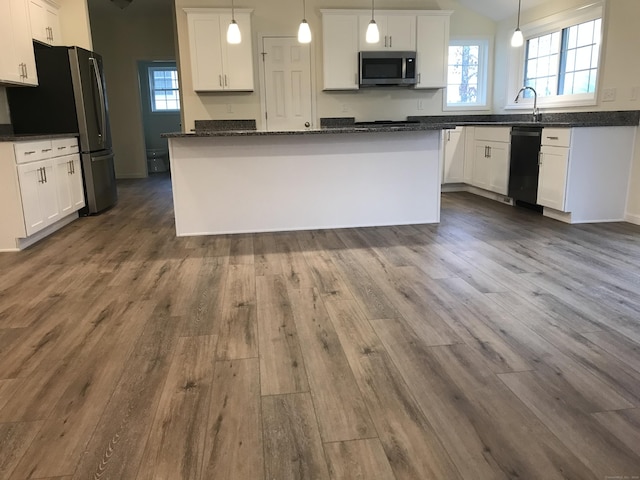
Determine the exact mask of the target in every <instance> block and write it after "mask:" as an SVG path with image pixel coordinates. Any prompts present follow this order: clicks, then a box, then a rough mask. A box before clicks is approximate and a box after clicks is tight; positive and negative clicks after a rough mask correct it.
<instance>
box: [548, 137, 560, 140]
mask: <svg viewBox="0 0 640 480" xmlns="http://www.w3.org/2000/svg"><path fill="white" fill-rule="evenodd" d="M547 138H548V139H549V140H560V137H547Z"/></svg>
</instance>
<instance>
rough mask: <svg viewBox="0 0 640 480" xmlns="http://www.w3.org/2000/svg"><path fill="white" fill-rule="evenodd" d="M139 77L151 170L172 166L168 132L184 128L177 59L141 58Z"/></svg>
mask: <svg viewBox="0 0 640 480" xmlns="http://www.w3.org/2000/svg"><path fill="white" fill-rule="evenodd" d="M138 78H139V85H140V101H141V112H142V125H143V130H144V143H145V152H146V156H147V173H148V174H150V173H162V172H166V171H168V170H169V147H168V142H167V139H166V138H161V137H160V135H161V134H162V133H166V132H178V131H180V89H179V84H178V70H177V68H176V62H175V61H139V62H138Z"/></svg>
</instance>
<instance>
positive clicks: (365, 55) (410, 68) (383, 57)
mask: <svg viewBox="0 0 640 480" xmlns="http://www.w3.org/2000/svg"><path fill="white" fill-rule="evenodd" d="M415 84H416V52H360V85H361V86H363V87H371V86H375V85H403V86H409V85H415Z"/></svg>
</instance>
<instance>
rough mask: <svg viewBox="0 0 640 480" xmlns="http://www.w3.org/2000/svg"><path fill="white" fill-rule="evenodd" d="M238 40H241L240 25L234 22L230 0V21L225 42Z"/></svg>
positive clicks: (235, 42)
mask: <svg viewBox="0 0 640 480" xmlns="http://www.w3.org/2000/svg"><path fill="white" fill-rule="evenodd" d="M240 42H242V34H241V33H240V27H239V26H238V24H237V23H236V16H235V12H234V8H233V0H231V23H230V24H229V28H228V29H227V43H233V44H238V43H240Z"/></svg>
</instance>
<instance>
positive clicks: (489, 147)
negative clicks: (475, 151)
mask: <svg viewBox="0 0 640 480" xmlns="http://www.w3.org/2000/svg"><path fill="white" fill-rule="evenodd" d="M487 148H488V149H489V158H491V147H487Z"/></svg>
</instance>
